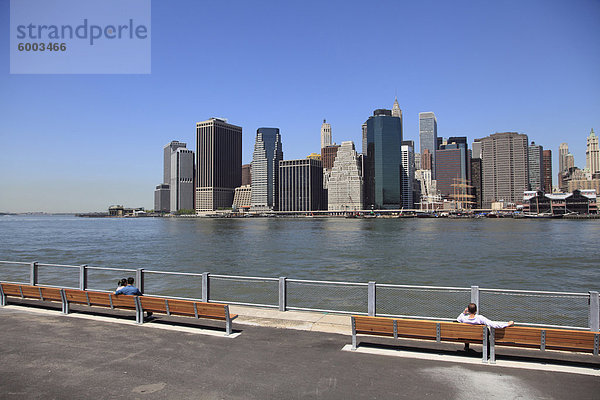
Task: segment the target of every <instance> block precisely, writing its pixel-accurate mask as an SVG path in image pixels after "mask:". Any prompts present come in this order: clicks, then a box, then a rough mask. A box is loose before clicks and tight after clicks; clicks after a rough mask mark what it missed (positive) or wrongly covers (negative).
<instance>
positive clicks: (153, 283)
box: [144, 271, 202, 299]
mask: <svg viewBox="0 0 600 400" xmlns="http://www.w3.org/2000/svg"><path fill="white" fill-rule="evenodd" d="M144 294H146V295H156V296H169V297H185V298H188V299H202V275H183V274H182V275H177V274H161V273H159V272H148V271H144Z"/></svg>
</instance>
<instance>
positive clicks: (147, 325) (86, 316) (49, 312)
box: [0, 305, 241, 339]
mask: <svg viewBox="0 0 600 400" xmlns="http://www.w3.org/2000/svg"><path fill="white" fill-rule="evenodd" d="M0 310H9V311H23V312H31V313H36V314H43V315H51V316H54V317H56V316H60V317H69V318H80V319H88V320H92V321H100V322H111V323H113V324H121V325H130V326H138V327H143V328H156V329H163V330H167V331H175V332H185V333H194V334H198V335H206V336H218V337H223V338H227V339H234V338H236V337H238V336H240V335H241V332H235V333H232V334H231V335H229V336H227V335H225V334H224V333H222V332H219V331H213V330H211V329H202V328H190V327H187V326H177V325H170V324H153V323H152V322H146V323H144V324H136V323H135V322H134V321H129V320H125V319H122V318H118V317H116V316H115V317H104V316H99V315H90V314H81V313H72V314H66V315H65V314H63V313H62V312H60V311H54V310H44V309H37V308H36V309H34V308H27V307H21V306H16V305H7V306H4V307H2V308H0Z"/></svg>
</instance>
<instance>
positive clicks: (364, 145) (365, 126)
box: [361, 122, 367, 156]
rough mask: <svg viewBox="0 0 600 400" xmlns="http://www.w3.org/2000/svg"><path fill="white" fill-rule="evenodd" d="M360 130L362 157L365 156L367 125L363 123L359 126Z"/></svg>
mask: <svg viewBox="0 0 600 400" xmlns="http://www.w3.org/2000/svg"><path fill="white" fill-rule="evenodd" d="M361 128H362V148H361V153H362V155H363V156H366V155H367V123H366V122H365V123H364V124H362V126H361Z"/></svg>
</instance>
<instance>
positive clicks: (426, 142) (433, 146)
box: [419, 112, 438, 179]
mask: <svg viewBox="0 0 600 400" xmlns="http://www.w3.org/2000/svg"><path fill="white" fill-rule="evenodd" d="M419 141H420V142H419V143H420V144H419V146H420V148H419V150H420V152H421V154H425V149H428V150H429V152H430V153H431V168H432V170H431V176H432V178H433V179H436V176H435V151H436V150H437V146H438V145H437V143H438V137H437V119H436V118H435V114H434V113H432V112H422V113H419Z"/></svg>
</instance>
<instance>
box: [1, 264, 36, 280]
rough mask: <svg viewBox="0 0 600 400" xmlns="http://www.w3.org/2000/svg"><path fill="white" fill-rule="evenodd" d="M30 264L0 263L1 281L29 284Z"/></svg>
mask: <svg viewBox="0 0 600 400" xmlns="http://www.w3.org/2000/svg"><path fill="white" fill-rule="evenodd" d="M30 268H31V267H30V264H29V263H20V264H13V263H10V264H5V263H0V281H5V282H19V283H29V279H30Z"/></svg>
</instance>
